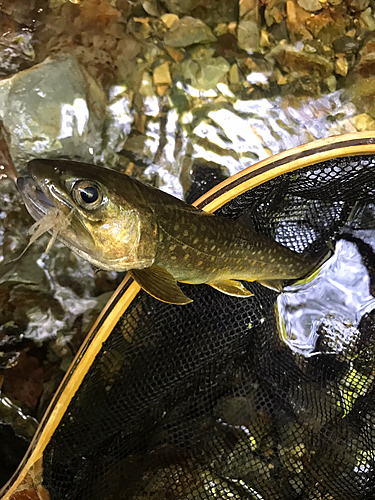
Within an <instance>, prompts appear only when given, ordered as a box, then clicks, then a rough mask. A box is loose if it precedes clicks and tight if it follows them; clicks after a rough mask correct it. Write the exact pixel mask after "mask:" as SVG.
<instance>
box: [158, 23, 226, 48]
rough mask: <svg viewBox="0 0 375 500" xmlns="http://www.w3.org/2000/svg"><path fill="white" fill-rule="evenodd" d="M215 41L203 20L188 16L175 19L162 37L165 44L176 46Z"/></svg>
mask: <svg viewBox="0 0 375 500" xmlns="http://www.w3.org/2000/svg"><path fill="white" fill-rule="evenodd" d="M215 41H216V36H215V35H214V34H213V33H212V31H211V30H210V28H209V27H208V26H207V25H206V24H205V23H204V22H203V21H201V20H200V19H195V18H194V17H188V16H187V17H183V18H182V19H178V20H177V19H176V20H175V22H174V23H173V24H172V25H171V26H170V29H169V31H168V32H167V34H166V35H165V38H164V42H165V43H166V44H167V45H170V46H171V47H176V48H179V47H188V46H189V45H193V44H196V43H210V42H215Z"/></svg>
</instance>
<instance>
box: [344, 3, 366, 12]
mask: <svg viewBox="0 0 375 500" xmlns="http://www.w3.org/2000/svg"><path fill="white" fill-rule="evenodd" d="M347 4H348V7H349V8H350V9H351V10H355V11H359V12H362V11H363V10H366V9H367V7H368V6H369V5H370V0H348V2H347Z"/></svg>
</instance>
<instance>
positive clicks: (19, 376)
mask: <svg viewBox="0 0 375 500" xmlns="http://www.w3.org/2000/svg"><path fill="white" fill-rule="evenodd" d="M43 382H44V374H43V368H42V367H41V366H40V363H39V361H38V360H37V359H36V358H34V357H33V356H29V355H28V354H26V353H25V352H21V354H20V355H19V357H18V363H17V364H16V365H15V366H14V367H12V368H9V369H8V370H5V372H4V385H3V389H4V391H5V392H6V393H7V394H8V395H9V396H11V397H13V398H15V399H17V401H19V402H20V403H22V404H25V405H26V406H28V407H29V408H30V409H34V408H35V407H36V405H37V403H38V400H39V397H40V395H41V394H42V390H43Z"/></svg>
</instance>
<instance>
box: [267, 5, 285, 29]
mask: <svg viewBox="0 0 375 500" xmlns="http://www.w3.org/2000/svg"><path fill="white" fill-rule="evenodd" d="M285 17H286V9H285V2H283V1H281V0H270V1H269V2H267V5H266V8H265V10H264V18H265V20H266V23H267V26H272V24H274V23H278V24H279V23H281V21H283V20H284V18H285Z"/></svg>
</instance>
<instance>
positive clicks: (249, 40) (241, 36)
mask: <svg viewBox="0 0 375 500" xmlns="http://www.w3.org/2000/svg"><path fill="white" fill-rule="evenodd" d="M237 38H238V46H239V47H240V48H241V49H243V50H247V51H256V50H258V49H259V40H260V27H259V25H258V23H257V22H256V21H254V20H242V21H240V22H239V24H238V31H237Z"/></svg>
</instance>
